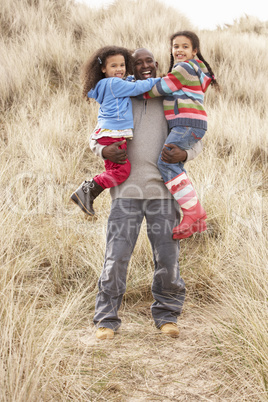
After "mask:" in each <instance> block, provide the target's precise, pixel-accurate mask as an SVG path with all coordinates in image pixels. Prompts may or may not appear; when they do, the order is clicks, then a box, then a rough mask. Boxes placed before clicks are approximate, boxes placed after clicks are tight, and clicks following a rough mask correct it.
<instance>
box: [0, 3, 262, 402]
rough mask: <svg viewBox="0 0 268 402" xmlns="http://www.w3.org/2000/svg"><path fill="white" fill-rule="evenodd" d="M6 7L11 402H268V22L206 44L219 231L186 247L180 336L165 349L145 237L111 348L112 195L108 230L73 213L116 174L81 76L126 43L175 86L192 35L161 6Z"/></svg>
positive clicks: (2, 27)
mask: <svg viewBox="0 0 268 402" xmlns="http://www.w3.org/2000/svg"><path fill="white" fill-rule="evenodd" d="M0 3H1V4H0V34H1V37H0V54H1V64H0V76H1V80H0V91H1V98H0V107H1V114H0V147H1V153H0V156H1V184H0V186H1V193H0V194H1V204H0V205H1V207H0V208H1V209H0V215H1V239H0V242H1V249H0V250H1V256H0V258H1V270H0V292H1V300H2V302H1V306H0V317H1V318H0V319H1V325H0V339H1V343H0V390H1V400H3V401H11V400H14V401H36V400H45V401H46V400H72V399H74V400H81V401H84V400H129V401H130V400H133V401H135V400H158V399H159V400H186V399H187V400H202V399H205V400H206V399H207V400H219V399H220V400H263V401H264V400H267V387H268V385H267V381H268V378H267V372H268V361H267V356H268V349H267V345H268V339H267V333H268V331H267V322H268V320H267V318H268V317H267V290H268V289H267V283H268V280H267V279H268V278H267V277H268V273H267V240H266V239H267V143H266V141H267V135H266V133H267V128H268V124H267V122H268V118H267V107H266V104H267V99H268V86H267V79H266V78H267V77H266V72H267V68H268V58H267V52H265V48H266V42H267V32H268V31H267V24H261V23H258V21H257V22H256V20H253V19H250V18H247V19H246V21H245V20H243V19H242V20H241V21H239V22H237V23H236V24H234V26H232V27H228V29H224V30H216V31H215V32H213V34H211V32H206V31H201V32H199V35H200V38H201V43H202V52H203V54H204V55H205V57H206V59H207V60H209V62H210V63H211V65H212V66H213V69H214V70H215V72H216V74H217V77H218V78H219V81H220V83H221V84H222V93H221V95H216V94H215V93H214V92H213V90H210V91H209V93H208V95H207V99H206V105H207V110H208V114H209V131H208V133H207V135H206V139H205V149H204V152H203V153H202V155H200V156H199V157H198V159H197V160H196V161H194V162H192V163H191V164H189V166H188V171H189V174H190V176H191V178H192V180H193V181H194V182H195V184H196V188H197V190H198V193H199V194H200V197H201V199H202V203H203V204H204V206H205V208H206V210H207V212H208V216H209V219H208V222H209V231H208V233H207V234H204V235H202V236H196V237H194V238H191V239H186V240H184V241H182V242H181V269H182V274H183V277H184V279H185V281H186V283H187V288H188V298H187V302H186V304H185V311H184V314H183V316H182V319H181V320H180V325H181V328H182V331H181V333H182V335H181V338H180V339H179V340H178V341H176V342H175V343H174V341H173V340H172V341H171V340H163V339H162V338H161V337H160V336H159V334H158V333H157V331H156V330H155V328H154V326H153V322H152V320H151V317H150V311H149V306H150V303H151V294H150V283H151V279H152V275H153V262H152V258H151V251H150V247H149V243H148V240H147V237H146V230H145V227H144V226H143V228H142V231H141V234H140V238H139V241H138V243H137V246H136V248H135V251H134V255H133V258H132V260H131V262H130V267H129V277H128V285H127V293H126V296H125V299H124V302H123V306H122V312H121V316H122V317H123V326H122V329H121V333H120V335H118V336H117V337H116V339H115V341H114V342H113V343H112V344H109V347H107V344H98V343H96V342H95V341H94V337H93V335H92V334H93V328H92V327H91V320H92V315H93V310H94V299H95V294H96V286H97V278H98V276H99V274H100V271H101V268H102V262H103V254H104V248H105V227H106V221H107V216H108V213H109V206H110V199H109V194H108V192H107V193H106V192H105V193H103V194H102V195H101V196H100V197H99V199H98V200H97V201H96V210H97V211H98V215H97V217H96V218H94V220H87V219H85V217H84V216H81V213H79V211H77V209H76V208H74V206H73V205H70V203H69V195H70V193H71V191H72V190H73V188H75V186H76V185H77V183H79V182H80V181H81V180H83V179H84V178H85V177H90V176H92V175H93V174H95V173H96V172H98V171H100V169H102V162H101V161H100V160H99V159H98V158H96V157H94V156H93V155H92V153H91V152H90V150H89V147H88V141H87V139H88V134H89V132H90V130H91V129H92V128H93V126H94V124H95V121H96V112H97V107H96V105H91V106H88V105H86V104H85V102H84V101H83V100H82V99H81V95H80V85H79V78H78V73H79V67H80V65H81V63H82V62H83V61H84V60H85V59H86V58H87V57H88V55H89V54H90V52H91V51H93V50H95V49H96V48H98V47H100V46H102V45H104V44H109V43H113V44H118V45H125V46H128V47H130V48H136V47H140V46H142V47H148V48H150V49H151V50H152V51H153V52H154V54H155V56H156V58H157V60H158V61H159V63H160V71H159V72H160V73H164V72H165V71H166V69H167V66H168V53H169V51H168V36H169V34H171V33H172V32H174V31H176V30H178V29H181V28H187V29H188V28H190V29H191V28H192V26H191V24H190V22H189V21H188V20H187V19H186V18H185V17H183V16H182V15H180V14H179V13H177V12H176V11H174V10H173V11H172V13H170V12H168V10H167V9H163V7H162V6H161V5H160V4H159V3H157V2H155V3H154V5H153V6H152V1H150V2H149V1H137V2H130V1H129V2H127V3H124V2H117V3H116V4H115V5H114V6H111V7H110V8H109V9H108V11H104V10H101V11H99V12H98V11H95V10H91V9H89V8H87V7H85V6H82V5H75V4H73V3H72V2H71V1H70V2H67V1H65V0H58V1H57V2H56V1H51V0H50V1H49V0H43V1H41V0H40V1H38V0H28V1H26V0H13V1H12V2H9V1H8V0H1V2H0ZM149 7H150V21H149V22H148V9H149ZM160 16H161V17H160ZM116 27H119V29H116ZM137 27H138V29H137ZM167 27H168V28H167ZM259 61H260V62H259ZM88 328H89V329H88ZM128 395H131V396H132V399H131V397H130V396H128Z"/></svg>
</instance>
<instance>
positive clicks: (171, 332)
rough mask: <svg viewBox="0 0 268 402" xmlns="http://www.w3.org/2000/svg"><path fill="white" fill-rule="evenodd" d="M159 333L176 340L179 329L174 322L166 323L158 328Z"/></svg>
mask: <svg viewBox="0 0 268 402" xmlns="http://www.w3.org/2000/svg"><path fill="white" fill-rule="evenodd" d="M160 331H161V332H162V333H163V334H164V335H168V336H171V338H178V336H179V333H180V331H179V328H178V326H177V324H176V323H175V322H168V323H166V324H163V325H162V326H161V327H160Z"/></svg>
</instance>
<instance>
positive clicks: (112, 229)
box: [90, 49, 202, 339]
mask: <svg viewBox="0 0 268 402" xmlns="http://www.w3.org/2000/svg"><path fill="white" fill-rule="evenodd" d="M133 56H134V60H135V62H134V77H135V79H139V80H144V79H147V78H150V77H153V78H154V77H156V70H157V62H156V61H155V60H154V57H153V55H152V53H151V52H150V51H149V50H147V49H137V50H136V51H135V53H134V55H133ZM132 107H133V117H134V127H135V128H134V136H133V140H132V141H130V142H129V144H128V151H127V153H128V159H129V160H130V162H131V173H130V176H129V178H128V179H127V180H126V181H125V182H124V183H122V184H121V185H119V186H117V187H114V188H112V189H111V197H112V206H111V212H110V216H109V219H108V227H107V243H106V252H105V261H104V267H103V271H102V274H101V276H100V278H99V282H98V287H99V292H98V294H97V297H96V308H95V315H94V320H93V321H94V324H95V325H96V327H97V328H98V329H97V332H96V337H97V338H98V339H112V338H113V337H114V332H115V331H116V330H117V329H118V328H119V326H120V324H121V320H120V318H119V317H118V310H119V307H120V304H121V301H122V298H123V295H124V293H125V290H126V277H127V266H128V262H129V260H130V257H131V254H132V252H133V250H134V247H135V244H136V241H137V238H138V235H139V231H140V227H141V224H142V221H143V219H144V218H146V222H147V234H148V238H149V240H150V243H151V246H152V252H153V259H154V265H155V271H154V278H153V284H152V294H153V297H154V300H155V301H154V303H153V304H152V306H151V312H152V316H153V319H154V321H155V325H156V327H157V328H159V329H160V330H161V331H162V333H163V334H166V335H169V336H171V337H177V336H178V335H179V329H178V326H177V317H178V316H179V315H180V313H181V311H182V306H183V303H184V299H185V284H184V281H183V279H182V278H181V276H180V270H179V263H178V258H179V242H178V240H173V239H172V229H173V227H174V226H175V225H176V224H178V223H179V218H180V216H179V210H178V205H176V202H175V201H174V199H173V198H172V196H171V194H170V193H169V191H168V190H167V188H166V187H165V185H164V182H163V180H162V178H161V176H160V173H159V171H158V168H157V159H158V156H159V153H160V152H161V149H162V146H163V144H164V143H165V139H166V137H167V134H168V127H167V122H166V119H165V117H164V111H163V102H162V99H161V98H155V99H149V100H138V99H136V98H132ZM120 145H121V142H118V143H116V144H113V145H110V146H107V147H103V146H101V145H99V144H97V143H96V142H95V141H91V144H90V146H91V149H92V150H93V152H95V153H96V154H98V155H99V156H101V157H103V158H105V159H110V160H111V161H113V162H117V163H124V160H125V159H126V157H127V155H126V151H125V150H123V149H120V148H119V146H120ZM167 145H169V147H168V148H167V149H165V150H164V151H163V153H162V158H163V160H164V161H166V162H168V163H177V162H180V161H187V160H190V159H193V158H194V157H195V156H196V155H197V154H198V153H199V152H201V150H202V144H201V143H200V142H199V143H198V144H196V145H195V147H194V148H193V149H190V150H188V151H183V150H181V149H179V148H178V147H176V146H175V145H172V144H167Z"/></svg>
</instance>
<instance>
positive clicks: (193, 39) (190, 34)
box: [168, 31, 220, 90]
mask: <svg viewBox="0 0 268 402" xmlns="http://www.w3.org/2000/svg"><path fill="white" fill-rule="evenodd" d="M177 36H186V38H188V39H189V40H190V41H191V43H192V47H193V49H194V50H195V49H196V50H197V54H196V55H197V57H198V59H199V60H201V61H202V62H203V63H204V64H205V66H206V67H207V69H208V72H209V74H210V75H211V77H212V82H211V85H212V86H214V87H215V89H217V90H219V89H220V86H219V84H218V82H217V80H216V78H215V75H214V73H213V71H212V68H211V67H210V65H209V64H208V62H207V61H206V60H205V59H204V57H203V56H202V54H201V50H200V41H199V38H198V36H197V35H196V34H195V33H194V32H192V31H179V32H175V33H174V34H173V35H171V37H170V65H169V70H168V72H169V73H170V72H171V70H172V68H173V66H174V57H173V54H172V46H173V39H175V38H176V37H177Z"/></svg>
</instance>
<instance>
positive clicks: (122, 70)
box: [101, 54, 126, 78]
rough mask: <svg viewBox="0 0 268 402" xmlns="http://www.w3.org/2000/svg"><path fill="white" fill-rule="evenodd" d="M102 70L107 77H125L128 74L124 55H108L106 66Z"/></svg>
mask: <svg viewBox="0 0 268 402" xmlns="http://www.w3.org/2000/svg"><path fill="white" fill-rule="evenodd" d="M101 71H102V72H103V73H104V74H105V77H106V78H110V77H118V78H124V76H125V74H126V63H125V58H124V56H123V55H122V54H116V55H115V56H108V57H107V59H106V63H105V67H102V69H101Z"/></svg>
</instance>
